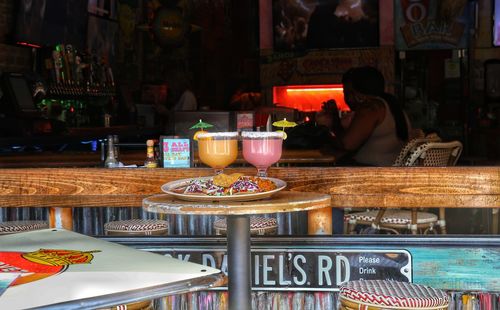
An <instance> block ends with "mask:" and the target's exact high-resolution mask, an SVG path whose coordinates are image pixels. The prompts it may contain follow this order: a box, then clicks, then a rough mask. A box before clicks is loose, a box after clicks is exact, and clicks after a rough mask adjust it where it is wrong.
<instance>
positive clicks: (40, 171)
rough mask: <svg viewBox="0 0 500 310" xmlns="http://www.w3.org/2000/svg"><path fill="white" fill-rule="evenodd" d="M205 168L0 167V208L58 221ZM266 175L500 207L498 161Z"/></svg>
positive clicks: (366, 203) (386, 198)
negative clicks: (48, 214)
mask: <svg viewBox="0 0 500 310" xmlns="http://www.w3.org/2000/svg"><path fill="white" fill-rule="evenodd" d="M233 172H242V173H244V174H250V175H252V174H254V173H255V169H254V168H250V167H247V168H235V169H226V173H233ZM211 173H212V169H208V168H191V169H162V168H156V169H145V168H120V169H104V168H37V169H28V168H23V169H0V207H50V208H51V210H52V214H54V216H59V218H58V219H56V218H54V219H53V221H57V220H59V221H62V223H63V224H64V222H65V221H67V220H68V218H67V217H68V216H70V212H67V210H70V209H66V208H78V207H141V204H142V200H143V199H144V198H145V197H147V196H151V195H154V194H159V193H161V189H160V187H161V185H163V184H164V183H166V182H169V181H173V180H177V179H181V178H191V177H200V176H208V175H210V174H211ZM269 176H271V177H275V178H279V179H282V180H284V181H286V182H287V183H288V186H287V190H289V191H304V192H318V193H325V194H331V196H332V207H338V208H344V207H349V208H368V207H386V208H396V207H410V208H411V207H446V208H500V168H499V167H442V168H441V167H383V168H382V167H380V168H379V167H369V168H368V167H363V168H361V167H345V168H341V167H307V168H306V167H304V168H301V167H294V168H271V169H270V170H269ZM64 211H66V212H64ZM58 212H59V213H58ZM60 226H61V225H60ZM62 227H65V226H64V225H62ZM66 228H68V227H67V226H66Z"/></svg>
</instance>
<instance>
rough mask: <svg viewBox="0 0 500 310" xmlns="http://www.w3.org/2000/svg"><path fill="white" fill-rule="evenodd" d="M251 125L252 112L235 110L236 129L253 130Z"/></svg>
mask: <svg viewBox="0 0 500 310" xmlns="http://www.w3.org/2000/svg"><path fill="white" fill-rule="evenodd" d="M253 127H254V113H253V112H236V130H253Z"/></svg>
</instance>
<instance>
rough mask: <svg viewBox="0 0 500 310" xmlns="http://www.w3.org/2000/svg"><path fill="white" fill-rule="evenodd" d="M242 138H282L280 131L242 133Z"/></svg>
mask: <svg viewBox="0 0 500 310" xmlns="http://www.w3.org/2000/svg"><path fill="white" fill-rule="evenodd" d="M241 137H242V138H283V132H281V131H242V132H241Z"/></svg>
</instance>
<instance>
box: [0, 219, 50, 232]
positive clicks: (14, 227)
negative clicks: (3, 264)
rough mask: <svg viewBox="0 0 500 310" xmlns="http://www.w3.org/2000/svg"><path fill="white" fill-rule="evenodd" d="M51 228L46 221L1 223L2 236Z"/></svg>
mask: <svg viewBox="0 0 500 310" xmlns="http://www.w3.org/2000/svg"><path fill="white" fill-rule="evenodd" d="M46 228H49V223H47V222H45V221H10V222H3V223H0V235H6V234H14V233H18V232H23V231H30V230H38V229H46Z"/></svg>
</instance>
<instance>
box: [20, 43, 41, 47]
mask: <svg viewBox="0 0 500 310" xmlns="http://www.w3.org/2000/svg"><path fill="white" fill-rule="evenodd" d="M16 44H19V45H23V46H29V47H34V48H40V47H41V46H40V45H36V44H33V43H28V42H16Z"/></svg>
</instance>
